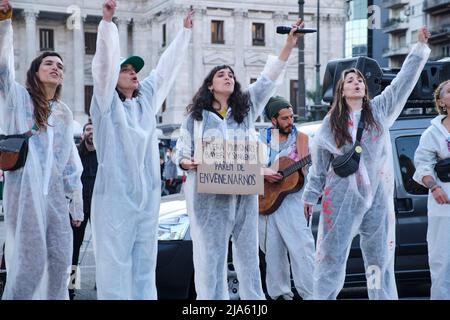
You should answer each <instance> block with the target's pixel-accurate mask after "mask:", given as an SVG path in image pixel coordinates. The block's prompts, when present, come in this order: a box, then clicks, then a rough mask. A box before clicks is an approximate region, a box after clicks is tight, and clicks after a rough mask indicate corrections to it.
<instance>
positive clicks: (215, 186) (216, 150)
mask: <svg viewBox="0 0 450 320" xmlns="http://www.w3.org/2000/svg"><path fill="white" fill-rule="evenodd" d="M202 145H203V149H202V150H201V153H200V154H201V155H202V157H201V158H200V159H197V161H198V162H199V163H200V164H199V165H198V167H197V191H198V192H199V193H214V194H238V195H248V194H264V176H263V174H262V165H261V164H260V163H259V162H258V158H259V157H258V146H257V143H256V142H255V143H251V142H248V141H247V142H242V143H230V142H225V143H220V142H218V143H203V144H202Z"/></svg>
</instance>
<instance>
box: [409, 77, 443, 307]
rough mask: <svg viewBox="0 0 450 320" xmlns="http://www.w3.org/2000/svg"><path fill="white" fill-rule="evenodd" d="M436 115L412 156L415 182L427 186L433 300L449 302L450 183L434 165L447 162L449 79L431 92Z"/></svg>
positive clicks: (428, 235) (428, 240)
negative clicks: (445, 160) (414, 167)
mask: <svg viewBox="0 0 450 320" xmlns="http://www.w3.org/2000/svg"><path fill="white" fill-rule="evenodd" d="M434 102H435V105H436V110H437V111H438V113H439V115H438V116H437V117H436V118H434V119H433V120H431V126H429V127H428V129H427V130H425V132H424V133H423V134H422V136H421V137H420V142H419V146H418V147H417V150H416V153H415V155H414V164H415V166H416V172H415V173H414V176H413V178H414V180H416V181H417V182H418V183H420V184H421V185H423V186H425V187H427V188H428V189H429V190H430V191H429V193H428V232H427V242H428V255H429V259H428V260H429V264H430V273H431V295H430V299H432V300H448V299H450V250H448V244H449V243H450V216H449V213H450V200H449V198H450V181H449V179H448V175H449V174H450V172H449V171H450V170H447V171H446V172H445V173H446V174H447V176H445V174H444V175H438V174H437V172H436V171H435V166H436V164H437V163H438V162H439V161H440V160H444V159H447V160H448V159H450V118H449V117H448V111H449V109H450V80H447V81H444V82H442V83H441V84H440V85H439V86H438V87H437V89H436V91H435V92H434Z"/></svg>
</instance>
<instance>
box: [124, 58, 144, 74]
mask: <svg viewBox="0 0 450 320" xmlns="http://www.w3.org/2000/svg"><path fill="white" fill-rule="evenodd" d="M125 64H131V65H132V66H133V67H134V70H135V71H136V73H138V72H139V71H141V69H142V68H143V67H144V59H142V58H141V57H139V56H131V57H128V58H126V59H123V60H122V61H121V62H120V66H121V67H122V66H123V65H125Z"/></svg>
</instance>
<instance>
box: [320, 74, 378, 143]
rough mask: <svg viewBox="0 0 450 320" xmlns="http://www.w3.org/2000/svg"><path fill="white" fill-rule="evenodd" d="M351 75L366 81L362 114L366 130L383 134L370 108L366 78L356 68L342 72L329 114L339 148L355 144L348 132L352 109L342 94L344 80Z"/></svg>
mask: <svg viewBox="0 0 450 320" xmlns="http://www.w3.org/2000/svg"><path fill="white" fill-rule="evenodd" d="M349 73H355V74H356V75H357V76H358V77H360V78H361V79H363V81H364V86H365V88H366V89H365V93H364V97H363V104H362V110H361V114H364V124H365V128H366V129H369V128H376V129H377V130H378V131H380V132H381V127H380V125H379V124H378V123H377V122H376V120H375V118H374V117H373V113H372V107H371V106H370V98H369V90H368V87H367V82H366V78H364V76H363V74H362V73H361V72H360V71H359V70H358V69H355V68H351V69H346V70H344V71H343V72H342V74H341V78H340V79H339V81H338V83H337V85H336V90H335V91H334V98H333V103H332V105H331V110H330V112H329V114H330V126H331V131H332V133H333V136H334V140H335V142H336V146H337V147H338V148H340V147H342V146H343V145H344V144H345V143H346V142H349V143H352V142H353V140H352V137H351V135H350V133H349V132H348V121H349V119H350V117H349V110H350V107H349V106H348V104H347V101H346V100H345V98H344V97H343V95H342V92H343V91H344V80H345V77H346V76H347V75H348V74H349ZM355 125H357V124H355Z"/></svg>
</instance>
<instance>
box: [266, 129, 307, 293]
mask: <svg viewBox="0 0 450 320" xmlns="http://www.w3.org/2000/svg"><path fill="white" fill-rule="evenodd" d="M297 134H299V133H297V130H296V129H294V130H292V132H291V134H290V135H289V136H288V139H287V140H286V141H284V142H282V143H280V144H279V149H280V150H272V152H269V154H275V153H276V151H278V152H279V153H278V154H276V155H275V157H273V160H272V159H270V160H271V161H270V162H271V163H273V162H274V161H276V160H277V159H279V158H281V157H290V158H291V159H292V160H294V161H298V160H300V157H299V152H298V151H297V145H296V142H297ZM261 140H262V141H263V142H264V143H266V144H267V142H270V141H268V139H267V133H266V131H262V132H261ZM303 156H305V155H302V156H301V157H303ZM271 163H270V164H271ZM270 164H269V163H268V165H270ZM305 182H306V177H305ZM303 189H304V187H302V188H301V189H300V190H299V191H297V192H295V193H291V194H289V195H287V196H286V198H284V199H283V202H282V203H281V206H280V207H279V208H278V209H277V210H276V211H275V212H274V213H272V214H270V215H265V216H263V215H260V216H259V223H258V229H259V246H260V248H261V250H262V251H263V252H264V253H265V258H266V287H267V293H268V294H269V296H270V297H271V298H272V299H277V298H279V297H283V299H286V300H290V299H292V298H293V293H292V290H291V270H292V277H293V280H294V284H295V288H296V289H297V292H298V294H299V295H300V296H301V297H302V298H303V300H308V299H312V292H313V281H312V277H311V275H312V274H313V271H314V252H315V244H314V237H313V235H312V232H311V228H310V227H308V226H307V224H306V219H305V218H304V215H303V201H302V194H303ZM288 255H289V258H288Z"/></svg>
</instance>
